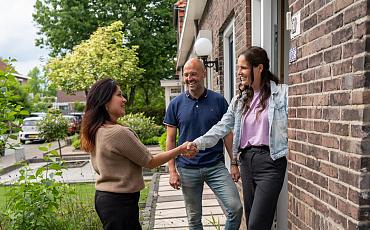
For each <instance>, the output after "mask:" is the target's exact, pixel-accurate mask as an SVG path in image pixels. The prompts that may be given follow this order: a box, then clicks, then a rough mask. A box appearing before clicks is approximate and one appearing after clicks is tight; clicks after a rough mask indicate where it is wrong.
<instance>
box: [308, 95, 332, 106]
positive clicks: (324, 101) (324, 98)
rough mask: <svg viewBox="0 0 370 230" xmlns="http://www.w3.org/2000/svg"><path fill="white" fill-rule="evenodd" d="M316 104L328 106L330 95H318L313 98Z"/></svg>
mask: <svg viewBox="0 0 370 230" xmlns="http://www.w3.org/2000/svg"><path fill="white" fill-rule="evenodd" d="M312 105H314V106H327V105H329V96H328V95H327V94H326V95H317V96H315V97H314V98H313V104H312Z"/></svg>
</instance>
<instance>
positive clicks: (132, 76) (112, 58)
mask: <svg viewBox="0 0 370 230" xmlns="http://www.w3.org/2000/svg"><path fill="white" fill-rule="evenodd" d="M122 27H123V23H122V22H120V21H117V22H114V23H112V25H110V26H107V27H102V28H99V29H98V30H97V31H96V32H94V33H93V34H92V35H91V37H90V39H88V40H86V41H83V42H82V43H81V44H79V45H77V46H75V48H74V49H73V51H72V52H71V53H68V54H67V55H66V56H64V57H61V58H51V60H50V62H49V63H48V64H47V65H46V67H45V70H46V73H47V75H48V77H49V79H50V80H51V81H52V82H53V83H54V84H56V85H57V86H58V87H60V88H61V89H62V90H64V91H66V92H74V91H81V90H83V91H87V90H88V89H89V88H90V86H91V85H92V84H94V83H95V82H96V81H97V80H100V79H102V78H106V77H111V78H113V79H115V80H117V82H118V83H119V84H120V85H122V86H125V87H131V86H132V85H135V84H136V83H137V81H138V79H139V77H140V75H141V73H142V72H143V71H142V69H140V68H138V67H137V64H138V58H137V55H136V49H137V47H132V48H129V47H123V46H122V38H123V34H122V31H121V30H122Z"/></svg>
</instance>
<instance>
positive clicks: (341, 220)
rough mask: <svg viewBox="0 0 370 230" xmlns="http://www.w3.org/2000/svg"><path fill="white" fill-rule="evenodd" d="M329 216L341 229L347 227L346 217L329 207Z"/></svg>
mask: <svg viewBox="0 0 370 230" xmlns="http://www.w3.org/2000/svg"><path fill="white" fill-rule="evenodd" d="M329 218H330V219H332V220H334V222H335V223H336V224H339V225H340V226H341V228H342V229H347V218H346V217H344V216H343V215H341V214H340V213H338V212H337V211H334V210H332V209H330V211H329ZM332 229H334V228H332Z"/></svg>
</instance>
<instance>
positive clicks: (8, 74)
mask: <svg viewBox="0 0 370 230" xmlns="http://www.w3.org/2000/svg"><path fill="white" fill-rule="evenodd" d="M1 61H2V62H4V63H6V64H7V66H6V67H5V69H0V155H3V154H4V151H5V148H13V147H14V146H13V145H11V144H9V143H8V142H7V139H8V138H12V139H15V140H16V139H17V136H14V135H11V133H12V132H16V131H18V130H19V126H20V124H21V122H22V119H21V118H22V116H25V115H27V114H28V111H27V110H25V108H24V104H25V101H24V97H22V95H21V93H22V91H21V88H20V84H19V82H18V81H17V80H16V78H15V77H14V75H13V74H14V73H15V70H14V67H13V66H12V64H11V62H12V61H15V60H12V61H8V60H1Z"/></svg>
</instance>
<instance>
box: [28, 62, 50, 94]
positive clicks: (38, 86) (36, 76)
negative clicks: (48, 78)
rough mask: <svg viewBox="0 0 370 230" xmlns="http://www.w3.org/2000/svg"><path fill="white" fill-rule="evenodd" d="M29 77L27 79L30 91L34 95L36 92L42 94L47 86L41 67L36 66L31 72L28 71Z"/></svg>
mask: <svg viewBox="0 0 370 230" xmlns="http://www.w3.org/2000/svg"><path fill="white" fill-rule="evenodd" d="M28 77H30V78H31V79H29V80H28V81H27V85H26V86H27V88H28V91H29V92H30V93H32V94H33V95H36V94H40V93H41V94H42V93H43V91H44V89H45V88H46V87H45V80H44V79H43V78H42V75H41V71H40V69H39V68H37V67H34V68H33V69H32V70H31V71H30V72H29V73H28Z"/></svg>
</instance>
